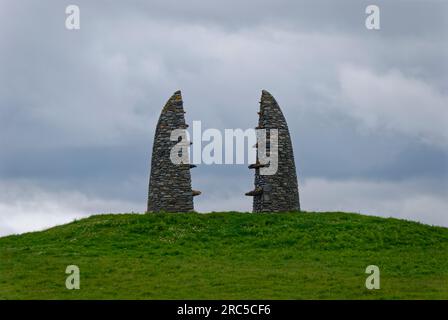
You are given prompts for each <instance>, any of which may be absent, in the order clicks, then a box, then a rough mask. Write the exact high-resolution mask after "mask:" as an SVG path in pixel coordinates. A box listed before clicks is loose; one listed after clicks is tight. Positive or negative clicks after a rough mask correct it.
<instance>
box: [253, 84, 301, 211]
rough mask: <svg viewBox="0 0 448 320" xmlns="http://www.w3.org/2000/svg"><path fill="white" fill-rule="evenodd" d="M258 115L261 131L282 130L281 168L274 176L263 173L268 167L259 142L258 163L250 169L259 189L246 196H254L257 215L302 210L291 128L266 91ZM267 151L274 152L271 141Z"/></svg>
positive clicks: (280, 145)
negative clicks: (260, 151)
mask: <svg viewBox="0 0 448 320" xmlns="http://www.w3.org/2000/svg"><path fill="white" fill-rule="evenodd" d="M258 114H259V119H258V127H257V129H266V130H267V131H269V129H277V130H278V168H277V172H276V173H275V174H273V175H262V174H261V173H260V169H261V168H262V167H263V166H265V164H261V163H260V162H259V158H258V145H259V143H257V145H256V146H257V161H256V163H254V164H251V165H250V166H249V168H250V169H254V170H255V189H254V190H252V191H250V192H247V193H246V195H247V196H252V197H253V212H282V211H300V201H299V189H298V183H297V174H296V166H295V163H294V153H293V150H292V143H291V138H290V135H289V129H288V125H287V123H286V120H285V117H284V116H283V113H282V111H281V110H280V107H279V105H278V104H277V101H275V99H274V97H273V96H272V95H271V94H270V93H269V92H267V91H266V90H263V91H262V94H261V101H260V111H259V112H258ZM266 150H267V152H268V153H269V152H270V142H269V139H268V140H267V143H266Z"/></svg>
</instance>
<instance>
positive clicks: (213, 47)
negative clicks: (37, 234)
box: [0, 0, 448, 233]
mask: <svg viewBox="0 0 448 320" xmlns="http://www.w3.org/2000/svg"><path fill="white" fill-rule="evenodd" d="M68 4H77V5H79V6H80V9H81V30H79V31H68V30H66V29H65V27H64V22H65V13H64V11H65V7H66V5H68ZM368 4H370V2H367V1H337V2H336V1H317V2H315V1H313V2H308V1H307V2H304V1H286V0H283V1H267V0H263V1H233V0H232V1H225V2H224V1H198V0H196V1H188V2H180V1H126V2H123V1H113V2H112V1H75V2H73V1H50V0H46V1H39V2H37V1H20V2H17V1H1V2H0V134H1V135H0V148H1V150H2V151H1V154H0V180H1V185H0V188H4V189H5V190H16V192H15V193H13V192H8V193H6V192H5V193H4V194H3V196H2V198H0V204H1V205H2V207H1V206H0V211H1V210H3V211H2V212H0V216H1V217H3V219H5V221H6V220H8V219H6V218H4V217H8V218H9V217H11V216H12V215H14V214H15V213H17V216H18V217H22V216H23V217H26V216H27V214H30V212H31V211H32V210H34V209H31V208H39V206H41V205H42V206H43V207H44V208H45V210H47V211H48V212H53V213H54V214H55V215H58V214H60V215H64V214H65V212H67V215H66V216H67V217H75V216H77V215H79V214H81V212H84V213H85V212H89V213H94V212H100V211H119V210H126V211H127V210H129V211H130V210H135V211H142V210H144V207H145V201H146V185H147V179H148V175H149V172H148V170H149V158H150V150H151V147H152V145H151V143H152V138H153V135H154V126H155V123H156V121H157V118H158V116H159V113H160V110H161V108H162V106H163V105H164V103H165V101H166V99H168V97H169V96H170V95H171V94H172V92H174V91H175V90H177V89H182V91H183V97H184V101H185V109H186V111H187V114H186V118H187V122H189V123H190V124H191V122H192V121H193V120H201V121H202V124H203V129H207V128H218V129H225V128H243V129H246V128H249V127H254V126H255V125H256V122H257V115H256V110H257V108H258V100H259V95H260V91H261V89H268V90H269V91H271V93H272V94H273V95H274V96H275V97H276V98H277V100H278V102H279V104H280V105H281V107H282V109H283V111H284V113H285V115H286V118H287V120H288V123H289V126H290V130H291V135H292V139H293V143H294V148H295V155H296V162H297V167H298V171H299V178H300V179H301V184H302V185H303V186H304V189H305V190H304V196H302V202H303V206H304V208H313V209H319V205H317V204H320V205H321V207H322V208H324V207H325V208H329V207H331V206H335V207H337V206H338V203H337V202H336V200H335V199H337V198H336V197H335V198H333V197H332V196H331V195H332V194H334V195H339V192H340V191H338V190H339V189H340V190H343V192H344V193H345V194H343V196H345V197H350V196H351V195H352V196H357V193H356V190H357V188H358V187H359V190H366V194H371V196H370V197H371V198H368V197H367V196H366V197H364V196H359V195H358V196H359V198H360V199H362V201H358V202H353V203H347V207H348V208H354V209H356V208H357V206H359V210H361V209H365V210H366V211H372V210H373V211H374V210H377V209H378V210H386V209H387V206H386V205H384V206H380V207H378V208H377V207H375V205H374V204H375V203H378V202H379V201H381V199H378V197H380V196H383V194H382V193H381V192H380V191H381V186H379V185H378V184H377V183H384V190H388V192H390V193H391V195H390V198H387V199H388V201H390V202H387V203H388V204H389V203H392V202H393V196H396V197H397V199H398V198H399V194H401V192H402V191H400V190H406V192H405V193H406V194H409V196H410V197H413V198H418V197H416V195H421V196H425V197H426V198H422V199H420V198H418V199H419V200H418V202H415V203H414V202H412V204H415V205H417V204H420V205H423V204H424V205H427V203H428V201H429V200H428V199H432V200H434V201H433V202H434V203H435V205H434V208H433V209H434V210H435V211H437V210H438V211H437V212H442V211H443V210H445V209H446V207H447V206H448V205H447V203H446V200H440V198H443V196H446V193H447V188H446V183H445V181H446V177H447V172H448V167H447V157H448V156H447V155H448V152H447V145H448V133H447V129H446V128H447V127H448V126H445V124H446V123H447V114H446V111H445V105H447V103H448V98H447V92H446V82H447V80H448V79H447V62H446V54H447V52H448V51H447V46H448V45H447V43H446V36H447V31H446V30H447V28H446V17H445V14H446V12H447V4H446V3H444V2H442V1H427V2H423V1H394V2H391V1H379V2H376V4H377V5H379V6H380V8H381V30H379V31H369V30H367V29H366V28H365V26H364V19H365V16H366V15H365V13H364V10H365V7H366V6H367V5H368ZM192 174H193V186H194V188H196V189H199V190H202V191H203V196H201V197H198V198H196V199H195V201H196V207H197V208H198V210H202V211H209V210H231V209H233V210H249V209H250V205H251V203H250V199H248V198H246V197H244V196H243V193H244V192H245V191H248V190H250V188H251V187H252V179H253V176H252V172H250V171H249V170H247V169H246V167H245V166H241V165H240V166H205V165H202V166H199V167H198V168H197V169H195V170H194V171H193V173H192ZM407 180H409V181H421V183H416V182H415V183H414V182H412V183H408V182H406V181H407ZM307 181H309V183H307ZM353 181H355V182H356V183H355V182H353ZM318 187H319V188H322V192H318V191H315V192H313V193H311V192H310V191H307V190H313V191H314V190H315V188H318ZM369 188H370V189H369ZM337 189H338V190H337ZM368 190H372V192H369V191H368ZM25 191H26V192H25ZM29 193H32V194H34V195H35V196H34V197H33V196H30V195H29ZM320 193H321V195H320V196H319V194H320ZM25 194H27V196H25ZM432 197H435V198H434V199H433V198H432ZM30 198H31V200H30ZM385 198H386V197H385ZM39 201H41V203H40V202H39ZM363 203H366V204H367V205H366V207H363ZM400 203H403V206H402V207H397V206H396V205H395V204H394V206H392V205H391V209H390V210H389V212H392V211H393V210H397V211H399V213H401V212H404V211H406V210H408V206H410V203H411V202H410V201H408V199H404V200H403V201H401V202H400ZM404 204H406V205H404ZM24 208H25V209H24ZM38 211H39V212H41V214H42V217H43V218H42V219H44V220H45V219H46V218H45V217H47V215H46V214H45V212H44V211H43V210H38ZM413 212H414V211H413ZM415 212H417V211H415ZM411 216H412V217H413V218H415V217H417V218H415V219H418V214H417V213H416V214H415V215H411ZM21 219H22V218H20V219H19V220H17V221H18V222H17V224H18V225H20V223H21V222H20V221H22V220H21ZM24 219H25V218H24ZM424 219H426V218H424ZM424 219H423V220H424ZM58 221H59V220H58ZM428 221H429V220H428ZM434 221H435V222H434ZM438 221H439V222H438ZM440 221H445V220H441V218H440V216H437V218H434V220H431V222H434V223H445V222H440ZM42 225H46V224H42ZM6 226H8V230H11V228H12V229H14V228H15V227H14V226H11V225H9V224H8V225H5V227H4V229H6ZM27 226H28V225H27ZM0 228H1V222H0ZM19 229H20V230H26V228H25V227H24V228H18V230H19ZM0 232H1V230H0ZM5 232H6V231H5ZM5 232H4V233H5ZM8 232H10V231H8Z"/></svg>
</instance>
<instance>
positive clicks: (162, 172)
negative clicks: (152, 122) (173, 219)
mask: <svg viewBox="0 0 448 320" xmlns="http://www.w3.org/2000/svg"><path fill="white" fill-rule="evenodd" d="M184 114H185V112H184V108H183V101H182V95H181V92H180V91H176V92H175V93H174V94H173V95H172V96H171V98H170V99H169V100H168V101H167V103H166V104H165V106H164V107H163V109H162V112H161V114H160V118H159V121H158V123H157V127H156V133H155V136H154V144H153V147H152V157H151V174H150V178H149V192H148V207H147V208H148V209H147V212H190V211H193V210H194V206H193V197H194V196H197V195H199V194H201V192H199V191H196V190H192V189H191V174H190V169H191V168H194V167H195V165H192V164H189V163H180V164H174V163H173V162H172V161H171V158H170V154H171V150H172V148H173V147H174V146H175V145H176V144H177V143H178V141H172V140H171V133H172V131H173V130H175V129H181V130H185V129H187V128H188V125H187V124H186V123H185V115H184Z"/></svg>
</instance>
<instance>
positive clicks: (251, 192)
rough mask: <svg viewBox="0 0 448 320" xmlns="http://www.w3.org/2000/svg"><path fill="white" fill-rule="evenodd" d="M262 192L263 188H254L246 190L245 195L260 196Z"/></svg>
mask: <svg viewBox="0 0 448 320" xmlns="http://www.w3.org/2000/svg"><path fill="white" fill-rule="evenodd" d="M262 194H263V189H262V188H256V189H255V190H252V191H249V192H246V193H245V195H246V196H248V197H255V196H260V195H262Z"/></svg>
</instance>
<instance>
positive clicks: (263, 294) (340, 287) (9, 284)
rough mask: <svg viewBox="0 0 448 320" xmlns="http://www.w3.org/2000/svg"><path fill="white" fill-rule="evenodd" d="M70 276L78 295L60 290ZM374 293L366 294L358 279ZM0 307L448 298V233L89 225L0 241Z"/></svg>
mask: <svg viewBox="0 0 448 320" xmlns="http://www.w3.org/2000/svg"><path fill="white" fill-rule="evenodd" d="M71 264H75V265H78V266H79V268H80V270H81V289H80V290H67V289H66V288H65V279H66V277H67V275H66V274H65V268H66V266H67V265H71ZM371 264H373V265H377V266H379V268H380V270H381V289H379V290H367V289H366V288H365V285H364V284H365V279H366V277H367V276H368V275H367V274H365V269H366V267H367V266H368V265H371ZM0 299H448V229H447V228H442V227H432V226H428V225H423V224H419V223H416V222H409V221H403V220H397V219H385V218H378V217H371V216H363V215H359V214H348V213H339V212H334V213H282V214H247V213H211V214H196V213H192V214H147V215H140V214H120V215H97V216H92V217H90V218H87V219H83V220H79V221H75V222H72V223H69V224H66V225H62V226H58V227H55V228H51V229H49V230H46V231H42V232H33V233H27V234H22V235H16V236H8V237H4V238H0Z"/></svg>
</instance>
